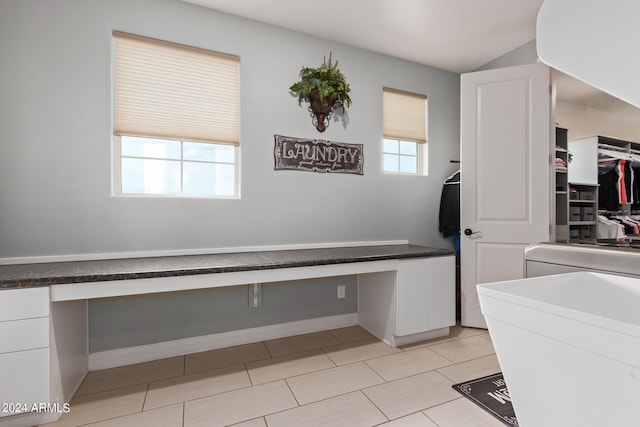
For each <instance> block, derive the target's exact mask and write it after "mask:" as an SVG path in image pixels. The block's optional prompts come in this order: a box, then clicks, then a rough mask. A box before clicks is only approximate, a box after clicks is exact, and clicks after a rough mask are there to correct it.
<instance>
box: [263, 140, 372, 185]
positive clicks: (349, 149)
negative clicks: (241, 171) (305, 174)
mask: <svg viewBox="0 0 640 427" xmlns="http://www.w3.org/2000/svg"><path fill="white" fill-rule="evenodd" d="M274 138H275V144H274V148H273V155H274V158H275V162H276V165H275V169H276V170H279V169H295V170H303V171H311V172H333V173H352V174H358V175H362V174H363V171H362V168H363V158H362V144H344V143H341V142H332V141H325V140H322V139H304V138H291V137H288V136H282V135H274Z"/></svg>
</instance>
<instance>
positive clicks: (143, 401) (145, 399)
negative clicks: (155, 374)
mask: <svg viewBox="0 0 640 427" xmlns="http://www.w3.org/2000/svg"><path fill="white" fill-rule="evenodd" d="M149 388H151V382H148V383H147V389H146V390H145V391H144V399H142V408H140V412H144V405H146V403H147V397H148V396H149Z"/></svg>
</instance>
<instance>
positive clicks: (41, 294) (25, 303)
mask: <svg viewBox="0 0 640 427" xmlns="http://www.w3.org/2000/svg"><path fill="white" fill-rule="evenodd" d="M47 316H49V288H48V287H43V288H30V289H4V290H0V322H3V321H6V320H20V319H31V318H34V317H47Z"/></svg>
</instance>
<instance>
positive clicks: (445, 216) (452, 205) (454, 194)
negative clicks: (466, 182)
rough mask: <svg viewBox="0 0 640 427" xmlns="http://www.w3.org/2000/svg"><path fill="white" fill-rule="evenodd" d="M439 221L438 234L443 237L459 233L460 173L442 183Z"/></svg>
mask: <svg viewBox="0 0 640 427" xmlns="http://www.w3.org/2000/svg"><path fill="white" fill-rule="evenodd" d="M439 220H440V232H441V233H442V235H443V236H444V237H451V236H455V235H456V234H458V233H460V171H458V172H456V173H454V174H453V175H451V176H450V177H449V178H447V179H446V180H445V181H444V184H443V186H442V195H441V196H440V215H439Z"/></svg>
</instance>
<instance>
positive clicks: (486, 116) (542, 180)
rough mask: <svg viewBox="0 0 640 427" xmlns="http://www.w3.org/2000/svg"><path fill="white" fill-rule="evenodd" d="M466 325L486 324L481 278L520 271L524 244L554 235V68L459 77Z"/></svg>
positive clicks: (500, 277)
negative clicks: (551, 229) (551, 202)
mask: <svg viewBox="0 0 640 427" xmlns="http://www.w3.org/2000/svg"><path fill="white" fill-rule="evenodd" d="M460 122H461V131H460V136H461V146H460V151H461V159H462V181H461V186H460V193H461V195H460V199H461V211H460V219H461V229H462V230H465V229H469V232H472V233H473V234H470V235H465V234H464V233H463V235H462V237H461V263H462V264H461V294H462V324H463V325H464V326H472V327H486V324H485V322H484V317H483V316H482V313H481V312H480V306H479V302H478V295H477V292H476V285H477V284H479V283H487V282H491V281H497V280H510V279H518V278H522V277H523V271H524V268H523V263H524V261H523V255H524V252H523V250H524V248H525V247H526V246H527V245H529V244H532V243H538V242H541V241H547V240H548V239H549V224H550V220H549V218H550V215H549V194H550V193H549V189H550V182H549V179H550V178H549V176H550V173H549V170H550V169H549V168H550V164H549V153H550V132H549V129H550V123H551V117H550V95H549V69H548V68H547V67H546V66H545V65H543V64H530V65H525V66H519V67H510V68H501V69H497V70H488V71H481V72H477V73H468V74H463V75H462V76H461V111H460Z"/></svg>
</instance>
